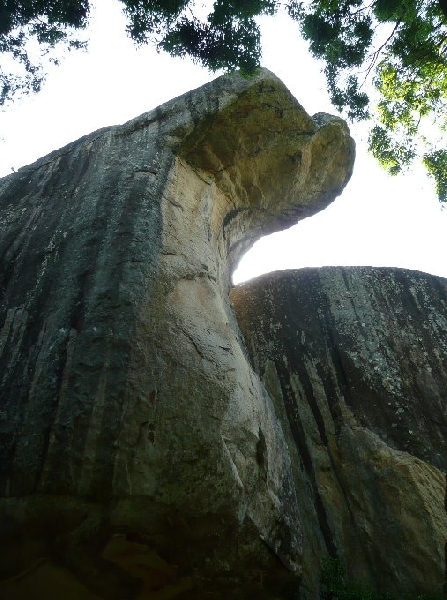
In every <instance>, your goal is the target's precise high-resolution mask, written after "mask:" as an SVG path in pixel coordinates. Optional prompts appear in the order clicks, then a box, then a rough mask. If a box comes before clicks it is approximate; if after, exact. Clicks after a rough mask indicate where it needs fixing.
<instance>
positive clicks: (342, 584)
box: [321, 558, 445, 600]
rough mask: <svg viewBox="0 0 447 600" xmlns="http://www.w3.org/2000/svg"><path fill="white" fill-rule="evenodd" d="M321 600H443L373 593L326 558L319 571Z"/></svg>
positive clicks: (434, 596) (330, 559)
mask: <svg viewBox="0 0 447 600" xmlns="http://www.w3.org/2000/svg"><path fill="white" fill-rule="evenodd" d="M321 586H322V590H321V592H322V598H323V600H443V599H445V596H443V595H442V594H438V593H434V594H407V593H403V594H401V595H399V596H396V594H390V593H388V592H375V591H374V590H373V589H371V588H370V587H368V586H365V585H362V584H359V583H355V582H353V581H351V580H350V579H349V578H348V576H347V573H346V569H345V568H344V567H343V565H342V564H341V562H340V561H339V560H337V559H335V558H326V560H325V561H324V563H323V566H322V570H321Z"/></svg>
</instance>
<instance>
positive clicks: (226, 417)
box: [0, 70, 354, 600]
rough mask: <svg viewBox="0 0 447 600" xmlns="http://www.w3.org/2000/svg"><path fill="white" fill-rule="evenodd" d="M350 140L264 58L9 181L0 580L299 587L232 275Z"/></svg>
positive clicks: (76, 592)
mask: <svg viewBox="0 0 447 600" xmlns="http://www.w3.org/2000/svg"><path fill="white" fill-rule="evenodd" d="M353 158H354V149H353V142H352V140H351V138H350V137H349V132H348V129H347V127H346V125H345V124H344V122H343V121H341V120H340V119H337V118H332V117H329V116H328V115H322V114H319V115H317V116H316V117H315V118H314V119H312V118H311V117H309V116H308V115H307V114H306V113H305V111H304V110H303V109H302V107H301V106H300V105H299V104H298V103H297V101H296V100H295V99H294V98H293V97H292V96H291V95H290V93H289V92H288V90H287V89H286V88H285V87H284V85H283V84H282V83H281V82H280V81H279V80H278V79H277V78H276V77H275V76H274V75H272V74H271V73H269V72H268V71H265V70H263V71H261V72H260V74H259V75H258V76H256V77H254V78H252V79H249V80H246V79H243V78H242V77H240V76H238V75H234V76H231V77H221V78H219V79H217V80H216V81H214V82H212V83H210V84H208V85H206V86H204V87H202V88H200V89H198V90H195V91H193V92H190V93H188V94H186V95H184V96H182V97H180V98H177V99H175V100H173V101H171V102H169V103H167V104H165V105H163V106H161V107H159V108H157V109H155V110H154V111H151V112H149V113H146V114H144V115H142V116H141V117H139V118H137V119H135V120H133V121H131V122H129V123H127V124H125V125H123V126H119V127H111V128H106V129H103V130H100V131H98V132H96V133H93V134H91V135H88V136H86V137H84V138H82V139H81V140H78V141H77V142H74V143H72V144H70V145H68V146H67V147H65V148H63V149H62V150H58V151H56V152H54V153H52V154H50V155H49V156H47V157H45V158H43V159H41V160H39V161H38V162H37V163H35V164H33V165H31V166H28V167H25V168H23V169H20V170H19V171H18V173H16V174H13V175H11V176H8V177H6V178H4V179H2V180H1V181H0V257H1V258H0V282H1V283H0V285H1V288H0V289H1V298H0V358H1V361H0V401H1V415H0V419H1V420H0V438H1V455H0V494H1V500H0V534H1V539H0V555H1V557H2V558H1V565H0V566H1V579H2V583H1V584H0V596H1V597H2V598H6V599H7V600H11V599H19V598H20V599H22V598H23V599H28V598H33V599H35V598H45V599H52V598H55V599H56V598H57V599H58V600H59V599H60V598H64V599H65V600H68V599H71V598H73V599H78V600H79V599H80V600H85V599H88V600H93V599H98V598H101V599H104V600H106V599H107V600H115V599H116V600H123V599H124V598H126V599H128V598H129V599H134V598H135V599H138V600H144V599H147V600H149V599H152V600H157V599H158V600H161V599H165V600H167V599H168V598H176V597H179V598H182V599H185V600H188V599H192V598H194V599H199V600H200V599H201V598H204V599H205V598H206V599H216V600H217V599H219V598H251V597H256V598H259V599H261V598H271V599H273V598H294V597H296V595H297V593H298V592H297V590H298V582H299V579H300V576H301V574H302V570H303V556H304V553H305V552H306V551H307V550H306V548H304V547H303V545H302V535H303V527H304V524H303V521H302V517H301V516H300V511H301V505H302V504H303V500H302V499H301V498H299V497H297V494H296V487H295V481H294V477H295V475H294V468H293V466H292V460H293V459H292V457H293V456H294V454H293V452H295V450H293V452H292V454H291V451H290V448H289V447H288V442H287V436H285V434H284V431H283V426H282V423H281V420H280V419H279V418H278V415H277V409H276V408H275V404H274V401H273V399H272V397H271V395H269V393H268V392H267V391H266V388H265V387H264V385H263V384H262V383H261V381H260V379H259V377H258V376H257V375H256V373H255V372H254V371H253V369H252V367H251V365H250V363H249V362H248V360H247V357H246V352H245V350H244V348H243V342H242V339H241V336H240V333H239V329H238V326H237V323H236V321H235V318H234V315H233V311H232V308H231V305H230V301H229V297H228V289H229V273H230V272H231V270H232V268H233V266H234V265H235V264H236V263H237V261H238V259H239V257H240V255H241V253H242V252H243V251H244V250H245V249H246V248H247V247H248V246H250V244H251V243H252V242H253V240H254V239H256V238H257V237H258V236H259V235H260V234H261V233H267V232H270V231H274V230H277V229H281V228H284V227H286V226H288V225H290V224H292V223H294V222H296V220H297V219H299V218H302V217H306V216H309V215H310V214H313V213H314V212H316V211H318V210H320V209H322V208H324V207H325V206H326V205H327V204H328V203H329V202H330V201H331V200H333V199H334V197H335V196H336V195H337V194H339V193H340V192H341V190H342V189H343V187H344V185H345V184H346V182H347V180H348V179H349V176H350V174H351V170H352V164H353ZM317 558H318V557H317ZM315 564H316V565H317V561H315Z"/></svg>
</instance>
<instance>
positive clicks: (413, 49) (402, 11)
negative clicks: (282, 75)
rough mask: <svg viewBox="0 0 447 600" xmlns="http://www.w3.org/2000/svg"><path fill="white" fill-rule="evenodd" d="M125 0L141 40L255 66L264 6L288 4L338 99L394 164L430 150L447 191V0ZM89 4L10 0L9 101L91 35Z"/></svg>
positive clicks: (3, 44)
mask: <svg viewBox="0 0 447 600" xmlns="http://www.w3.org/2000/svg"><path fill="white" fill-rule="evenodd" d="M121 2H122V5H123V11H124V13H125V15H126V17H127V30H128V33H129V35H130V37H131V38H132V39H133V40H134V41H135V42H136V43H137V44H144V43H147V42H154V43H155V44H156V46H157V48H158V49H159V50H164V51H167V52H169V53H170V54H171V55H173V56H190V57H192V58H193V60H195V61H196V62H199V63H201V64H202V65H203V66H205V67H207V68H208V69H210V70H212V71H216V70H219V69H224V70H233V69H241V70H242V72H243V73H245V74H247V75H249V74H250V73H252V72H253V71H254V70H255V69H256V68H257V67H258V66H259V64H260V60H261V44H260V30H259V25H258V23H257V21H256V17H257V16H259V15H273V14H274V13H275V12H276V11H277V10H279V9H280V8H285V9H286V10H287V11H288V14H289V15H290V17H291V18H292V19H294V20H295V21H297V22H298V24H299V26H300V29H301V33H302V35H303V37H304V38H305V39H306V40H308V42H309V46H310V50H311V52H312V54H313V55H314V56H315V57H316V58H318V59H320V60H321V61H322V64H323V65H324V67H323V68H324V72H325V75H326V78H327V82H328V89H329V93H330V97H331V100H332V102H333V104H334V106H335V107H336V108H337V109H338V110H339V111H341V112H342V113H344V114H345V115H346V116H347V117H348V118H350V119H352V120H356V119H370V121H371V130H370V136H369V147H370V150H371V152H372V154H373V155H374V156H375V157H376V158H377V159H378V160H379V162H380V163H381V164H382V165H383V166H384V167H385V168H386V169H387V170H388V171H389V172H390V173H391V174H396V173H399V172H401V171H402V170H403V169H404V168H405V167H406V166H408V165H409V164H411V163H412V161H413V160H414V159H415V158H416V157H420V158H422V160H423V162H424V164H425V166H426V168H427V170H428V172H429V173H430V175H431V176H432V177H433V178H434V180H435V184H436V188H437V192H438V196H439V199H440V200H441V201H447V143H446V142H445V141H443V139H442V138H443V137H444V134H445V129H446V127H447V110H446V109H447V105H446V102H447V0H366V1H364V0H307V1H297V0H286V1H285V3H284V2H281V1H280V0H215V1H214V2H213V4H212V6H211V9H210V12H209V14H208V15H207V16H205V17H201V18H199V17H198V16H197V12H198V11H196V10H195V5H194V0H121ZM89 11H90V3H89V0H50V1H46V0H0V52H1V57H2V59H1V62H0V105H3V104H5V103H6V102H8V101H10V100H11V99H13V98H14V97H17V95H19V94H20V93H27V92H29V91H38V90H39V89H40V87H41V85H42V82H43V79H44V68H43V66H42V61H44V60H46V59H45V57H47V59H48V60H52V61H54V62H57V61H58V58H57V56H58V55H56V56H55V55H54V54H52V51H54V50H55V49H56V48H57V49H59V47H60V46H65V47H66V48H68V49H72V48H79V47H82V46H84V45H85V41H84V40H82V30H84V29H85V27H86V25H87V23H88V17H89ZM80 36H81V37H80ZM36 49H38V50H39V52H37V58H34V56H36ZM17 67H20V68H21V70H20V69H19V68H17Z"/></svg>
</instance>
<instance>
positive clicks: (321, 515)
mask: <svg viewBox="0 0 447 600" xmlns="http://www.w3.org/2000/svg"><path fill="white" fill-rule="evenodd" d="M232 301H233V304H234V307H235V310H236V314H237V317H238V322H239V324H240V327H241V330H242V333H243V335H244V338H245V341H246V344H247V348H248V351H249V354H250V357H251V360H252V363H253V364H254V365H255V368H256V371H257V373H258V374H259V376H260V377H261V379H262V381H263V382H264V384H265V386H266V388H267V390H268V391H269V393H270V394H271V396H272V397H273V398H275V400H276V403H275V406H276V409H277V411H278V413H279V414H280V415H281V416H282V422H283V423H284V431H287V434H286V438H287V440H288V446H289V448H294V454H293V455H292V465H293V470H294V477H295V485H296V492H297V497H298V499H299V501H301V502H302V523H303V528H304V532H303V547H305V548H307V552H305V553H304V554H303V558H304V576H305V578H307V580H308V581H309V582H310V581H311V580H312V574H313V572H314V571H315V562H314V561H315V557H316V556H318V555H320V556H321V555H322V554H325V553H326V554H332V555H335V556H339V557H341V558H342V559H343V561H344V562H346V564H347V565H348V568H349V571H350V574H351V575H352V577H353V578H355V579H359V580H360V581H364V582H369V583H370V584H372V585H373V586H374V587H376V588H379V589H381V590H384V591H385V590H388V591H390V590H393V591H395V592H397V593H399V592H403V591H410V592H414V593H415V592H421V591H424V592H433V591H436V592H441V591H442V587H443V584H444V576H445V555H444V552H445V549H444V546H445V543H446V540H447V520H446V509H445V505H444V498H445V493H446V484H445V482H446V480H445V471H446V470H447V445H446V444H447V411H446V398H447V396H446V394H447V280H445V279H441V278H438V277H433V276H429V275H424V274H422V273H418V272H412V271H404V270H399V269H375V268H360V267H359V268H357V267H350V268H340V267H337V268H335V267H333V268H323V269H304V270H302V271H295V272H278V273H274V274H270V275H267V276H264V277H262V278H259V279H257V280H255V281H253V282H249V283H247V284H244V285H241V286H239V287H237V288H235V289H234V290H233V291H232Z"/></svg>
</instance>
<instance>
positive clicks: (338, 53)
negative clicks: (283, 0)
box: [289, 0, 447, 201]
mask: <svg viewBox="0 0 447 600" xmlns="http://www.w3.org/2000/svg"><path fill="white" fill-rule="evenodd" d="M289 12H290V13H291V16H292V17H293V18H295V19H297V20H298V21H299V22H300V24H301V29H302V33H303V35H304V37H305V38H306V39H308V40H309V42H310V50H311V52H312V53H313V55H314V56H315V57H316V58H318V59H320V60H323V61H324V63H325V65H326V66H325V73H326V77H327V81H328V85H329V91H330V94H331V99H332V102H333V103H334V105H335V106H336V107H337V108H338V109H339V110H346V112H347V115H348V117H350V118H352V119H364V118H371V119H372V120H373V121H374V122H373V126H372V128H371V133H370V137H369V148H370V151H371V152H372V154H373V155H374V156H375V157H376V158H377V159H378V160H379V162H380V163H381V164H382V165H383V166H384V167H385V168H386V169H387V170H388V172H389V173H391V174H392V175H394V174H397V173H400V172H401V171H402V170H404V169H405V168H406V167H408V166H409V165H410V164H411V163H412V161H413V160H414V158H415V157H421V158H422V159H423V163H424V165H425V166H426V167H427V169H428V172H429V174H430V175H431V176H432V177H433V178H434V180H435V184H436V189H437V192H438V197H439V199H440V200H441V201H446V200H447V171H446V169H445V167H446V166H447V162H446V156H447V145H446V143H445V140H443V137H445V136H444V135H443V134H444V131H445V129H446V127H447V110H446V109H447V3H446V2H445V0H375V1H373V2H363V1H362V0H343V1H341V2H335V1H333V0H319V1H315V0H309V1H307V2H293V3H291V5H290V6H289ZM373 72H374V78H373V86H374V88H375V90H374V91H373V93H372V96H373V97H374V98H375V99H376V110H375V111H374V112H373V114H371V109H370V106H369V105H370V104H371V103H370V98H369V97H368V95H367V94H366V93H365V92H364V91H362V90H363V88H364V87H365V86H364V83H365V81H366V80H367V78H368V76H369V75H370V74H372V73H373ZM353 73H354V74H353Z"/></svg>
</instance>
